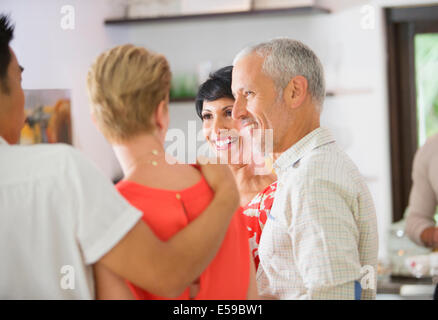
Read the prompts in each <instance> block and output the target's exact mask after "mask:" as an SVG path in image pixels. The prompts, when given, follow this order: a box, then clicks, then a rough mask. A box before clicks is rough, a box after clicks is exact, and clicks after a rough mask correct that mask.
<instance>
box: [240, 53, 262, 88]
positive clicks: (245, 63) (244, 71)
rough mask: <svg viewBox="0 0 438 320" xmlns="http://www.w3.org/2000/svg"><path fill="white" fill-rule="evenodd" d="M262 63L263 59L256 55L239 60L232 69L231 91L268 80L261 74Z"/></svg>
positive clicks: (252, 54)
mask: <svg viewBox="0 0 438 320" xmlns="http://www.w3.org/2000/svg"><path fill="white" fill-rule="evenodd" d="M263 61H264V58H262V57H260V56H259V55H257V54H256V53H251V54H249V55H247V56H244V57H243V58H241V59H239V60H238V61H237V62H236V64H235V65H234V67H233V73H232V82H231V87H232V89H233V91H236V90H240V89H242V88H245V87H247V86H249V85H256V84H258V83H260V82H263V81H266V80H269V77H267V76H266V75H265V74H263V72H262V67H263Z"/></svg>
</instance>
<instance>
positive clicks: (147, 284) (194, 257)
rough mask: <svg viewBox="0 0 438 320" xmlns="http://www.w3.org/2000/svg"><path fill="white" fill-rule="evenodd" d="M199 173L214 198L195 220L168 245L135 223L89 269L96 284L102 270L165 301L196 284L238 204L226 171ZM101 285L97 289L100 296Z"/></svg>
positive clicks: (12, 113) (14, 99)
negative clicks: (212, 192)
mask: <svg viewBox="0 0 438 320" xmlns="http://www.w3.org/2000/svg"><path fill="white" fill-rule="evenodd" d="M10 51H11V54H12V59H11V62H10V64H9V66H8V73H7V83H8V86H9V89H10V92H9V93H5V92H3V90H0V135H1V136H2V137H3V138H4V139H5V140H6V141H7V142H8V143H10V144H14V143H17V142H18V140H19V136H20V131H21V128H22V127H23V124H24V119H25V116H24V94H23V90H22V88H21V71H22V68H20V66H19V64H18V61H17V58H16V57H15V54H14V52H13V51H12V49H10ZM202 174H203V175H204V176H205V178H206V180H207V182H208V183H209V185H210V186H211V188H212V189H213V191H214V192H215V196H214V199H213V200H212V202H211V203H210V205H209V206H208V207H207V208H206V210H205V211H204V212H203V213H202V214H201V215H200V216H199V217H198V219H196V220H195V221H193V222H192V223H191V224H190V225H189V226H187V227H186V228H184V229H183V230H181V231H180V232H178V233H177V234H176V235H174V236H173V237H172V238H171V239H169V240H168V241H166V242H163V241H160V240H159V239H158V238H157V237H156V236H155V235H154V233H153V232H152V230H151V229H150V228H149V227H148V226H147V225H146V224H145V223H143V222H142V221H139V222H138V223H137V224H136V225H135V226H134V227H133V228H132V229H131V230H130V231H129V232H128V233H127V234H126V235H125V237H124V238H123V239H121V241H120V242H119V243H118V244H116V245H115V246H114V247H113V248H112V249H111V250H110V251H109V252H108V253H107V254H105V255H104V256H103V257H102V258H101V259H100V260H99V261H98V262H97V263H96V264H95V265H93V269H94V272H95V280H97V281H99V279H100V277H99V274H100V270H105V271H108V272H110V273H111V274H112V275H113V276H116V277H117V278H118V279H121V278H123V279H127V280H129V281H131V282H132V283H135V284H136V285H138V286H139V287H141V288H143V289H145V290H148V291H149V292H152V293H154V294H157V295H162V296H168V297H176V296H179V295H180V294H181V293H182V292H183V291H184V290H185V289H186V288H187V287H188V286H189V285H190V284H191V283H192V282H194V281H195V279H197V278H198V277H199V275H200V274H201V273H202V272H203V270H204V269H205V268H206V267H207V266H208V264H209V263H210V262H211V260H212V259H213V258H214V256H215V255H216V253H217V251H218V249H219V248H220V245H221V243H222V240H223V238H224V236H225V234H226V231H227V229H228V224H229V222H230V220H231V218H232V217H233V215H234V212H235V211H236V209H237V208H238V205H239V194H238V190H237V187H236V185H235V183H234V181H233V179H232V174H231V172H230V170H229V169H228V168H227V167H226V166H223V165H214V166H213V165H204V166H202ZM187 248H191V249H190V251H188V250H187ZM100 284H101V283H97V284H96V287H97V290H98V291H99V290H100V289H99V288H100V287H99V285H100ZM119 284H120V283H119ZM113 288H114V287H113ZM115 288H119V287H115Z"/></svg>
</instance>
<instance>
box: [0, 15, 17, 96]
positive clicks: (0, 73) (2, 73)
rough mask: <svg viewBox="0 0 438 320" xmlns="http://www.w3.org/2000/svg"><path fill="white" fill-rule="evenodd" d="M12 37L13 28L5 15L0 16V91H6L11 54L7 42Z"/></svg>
mask: <svg viewBox="0 0 438 320" xmlns="http://www.w3.org/2000/svg"><path fill="white" fill-rule="evenodd" d="M13 37H14V26H13V25H12V24H11V22H10V20H9V17H8V16H7V15H4V14H1V15H0V89H2V90H3V91H5V92H6V93H7V92H8V91H9V90H8V83H7V80H8V66H9V63H10V62H11V52H10V51H9V42H11V40H12V38H13Z"/></svg>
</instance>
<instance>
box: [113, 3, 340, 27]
mask: <svg viewBox="0 0 438 320" xmlns="http://www.w3.org/2000/svg"><path fill="white" fill-rule="evenodd" d="M330 12H331V11H330V10H329V9H327V8H323V7H319V6H305V7H295V8H281V9H264V10H248V11H234V12H223V13H204V14H182V15H172V16H158V17H145V18H117V19H106V20H105V24H106V25H125V24H133V23H154V22H164V21H183V20H195V19H212V18H226V17H243V16H256V15H266V14H269V15H275V14H297V15H299V14H320V13H330Z"/></svg>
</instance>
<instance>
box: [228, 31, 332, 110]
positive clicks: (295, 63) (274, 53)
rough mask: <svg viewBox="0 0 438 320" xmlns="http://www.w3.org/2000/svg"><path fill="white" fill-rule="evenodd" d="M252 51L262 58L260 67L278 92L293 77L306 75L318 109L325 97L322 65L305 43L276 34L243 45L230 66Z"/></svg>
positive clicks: (320, 107)
mask: <svg viewBox="0 0 438 320" xmlns="http://www.w3.org/2000/svg"><path fill="white" fill-rule="evenodd" d="M254 52H255V53H256V54H258V55H259V56H260V57H262V58H264V59H265V60H264V62H263V67H262V71H263V72H264V73H265V74H266V75H267V76H269V77H270V78H271V79H272V80H273V81H274V84H275V86H276V89H277V91H278V95H279V96H280V95H281V94H282V92H283V89H284V88H286V86H287V85H288V84H289V82H290V80H291V79H292V78H293V77H295V76H303V77H305V78H306V79H307V82H308V90H309V93H310V95H311V96H312V98H313V100H314V102H315V103H316V105H317V107H318V109H319V110H321V109H322V104H323V103H324V98H325V80H324V69H323V67H322V64H321V61H320V60H319V59H318V57H317V56H316V54H315V53H314V52H313V51H312V50H311V49H310V48H309V47H307V46H306V45H305V44H303V43H301V42H299V41H297V40H292V39H288V38H276V39H273V40H270V41H268V42H262V43H259V44H256V45H253V46H249V47H246V48H244V49H243V50H241V51H240V52H239V53H238V54H237V55H236V57H235V58H234V60H233V66H234V65H235V64H236V62H237V61H238V60H240V59H242V58H244V57H245V56H247V55H249V54H252V53H254Z"/></svg>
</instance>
